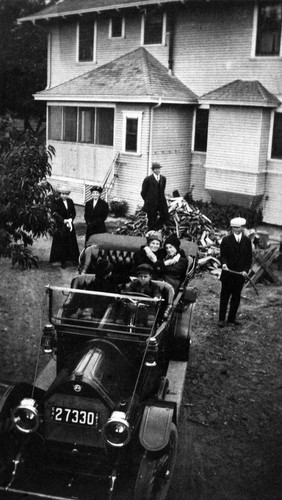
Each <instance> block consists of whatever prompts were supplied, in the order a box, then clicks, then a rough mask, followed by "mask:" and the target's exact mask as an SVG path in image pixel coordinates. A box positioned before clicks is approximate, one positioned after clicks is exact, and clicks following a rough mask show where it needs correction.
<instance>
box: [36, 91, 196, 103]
mask: <svg viewBox="0 0 282 500" xmlns="http://www.w3.org/2000/svg"><path fill="white" fill-rule="evenodd" d="M33 97H34V99H35V100H36V101H48V102H58V101H60V102H77V101H79V102H93V103H94V102H111V103H117V102H126V103H138V104H142V103H143V104H158V103H159V102H161V103H162V104H184V105H191V104H193V105H195V104H198V101H197V99H193V98H191V99H181V98H179V99H177V98H169V97H162V96H134V97H131V96H122V95H116V96H110V97H108V96H104V95H95V96H93V95H92V96H87V95H75V96H73V95H63V96H62V95H60V94H53V95H52V96H50V95H46V94H45V93H44V94H40V93H38V94H34V95H33Z"/></svg>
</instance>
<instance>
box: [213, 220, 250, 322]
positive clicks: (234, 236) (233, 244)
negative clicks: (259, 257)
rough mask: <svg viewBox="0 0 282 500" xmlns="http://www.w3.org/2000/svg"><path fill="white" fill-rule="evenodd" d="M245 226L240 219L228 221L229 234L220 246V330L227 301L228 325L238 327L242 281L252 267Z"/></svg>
mask: <svg viewBox="0 0 282 500" xmlns="http://www.w3.org/2000/svg"><path fill="white" fill-rule="evenodd" d="M245 225H246V219H243V218H242V217H236V218H235V219H232V220H231V221H230V227H231V234H229V235H228V236H225V237H224V238H223V240H222V242H221V246H220V260H221V264H222V273H221V277H220V280H221V293H220V305H219V323H218V326H219V327H220V328H222V327H223V326H225V316H226V313H227V306H228V303H229V300H230V306H229V312H228V317H227V321H228V324H231V325H239V322H238V321H237V320H236V314H237V311H238V308H239V305H240V300H241V292H242V288H243V285H244V281H245V278H246V276H247V274H248V272H249V270H250V267H251V265H252V244H251V240H250V239H249V238H248V237H247V236H245V235H244V234H243V227H244V226H245Z"/></svg>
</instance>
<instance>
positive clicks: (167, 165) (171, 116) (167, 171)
mask: <svg viewBox="0 0 282 500" xmlns="http://www.w3.org/2000/svg"><path fill="white" fill-rule="evenodd" d="M192 122H193V108H192V107H191V106H190V107H189V106H165V105H162V106H161V107H159V108H157V109H155V110H154V118H153V148H152V162H155V161H156V162H159V163H160V164H161V165H162V166H163V168H162V174H163V175H164V176H165V177H166V178H167V186H166V192H167V194H168V195H172V193H173V191H174V190H178V191H179V193H180V195H181V196H184V195H185V194H186V193H187V191H189V187H190V173H191V172H190V164H191V140H192V139H191V137H192Z"/></svg>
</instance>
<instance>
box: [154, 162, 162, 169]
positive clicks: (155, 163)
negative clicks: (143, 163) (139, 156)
mask: <svg viewBox="0 0 282 500" xmlns="http://www.w3.org/2000/svg"><path fill="white" fill-rule="evenodd" d="M155 168H163V167H162V165H161V164H160V163H157V162H154V163H152V170H155Z"/></svg>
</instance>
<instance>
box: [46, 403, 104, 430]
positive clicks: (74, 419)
mask: <svg viewBox="0 0 282 500" xmlns="http://www.w3.org/2000/svg"><path fill="white" fill-rule="evenodd" d="M51 418H52V419H53V420H55V422H60V423H61V424H74V425H76V424H77V425H86V426H89V427H95V428H97V427H98V423H99V413H97V412H95V411H90V410H77V409H75V408H62V407H61V406H52V408H51Z"/></svg>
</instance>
